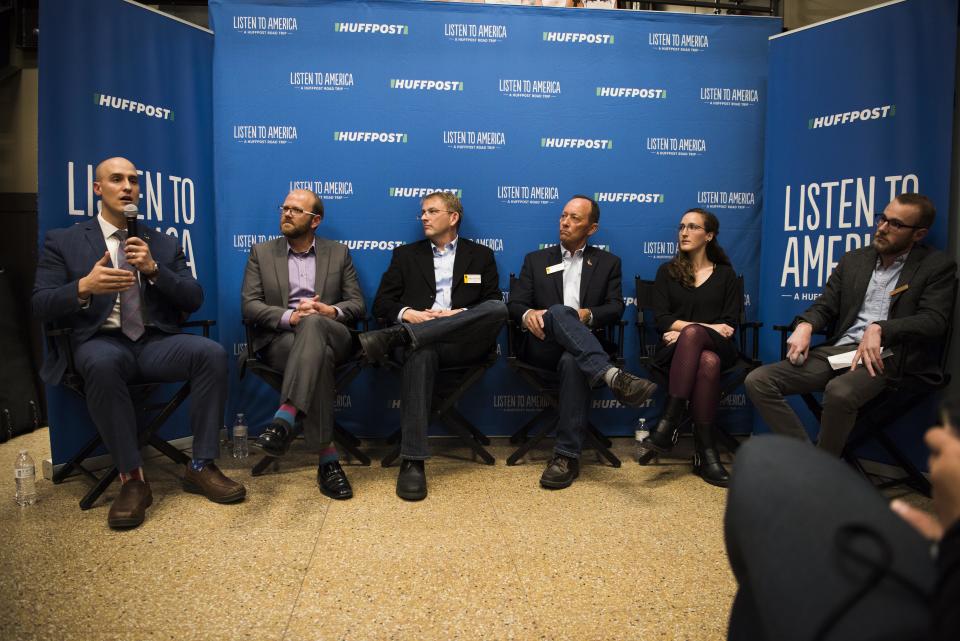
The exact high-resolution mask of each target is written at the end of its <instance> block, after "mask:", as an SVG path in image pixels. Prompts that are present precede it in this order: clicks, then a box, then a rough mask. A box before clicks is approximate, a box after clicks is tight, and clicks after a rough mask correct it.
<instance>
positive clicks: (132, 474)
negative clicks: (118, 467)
mask: <svg viewBox="0 0 960 641" xmlns="http://www.w3.org/2000/svg"><path fill="white" fill-rule="evenodd" d="M134 479H136V480H137V481H144V480H146V479H144V478H143V468H142V467H138V468H137V469H135V470H130V471H129V472H120V484H121V485H122V484H124V483H126V482H127V481H132V480H134Z"/></svg>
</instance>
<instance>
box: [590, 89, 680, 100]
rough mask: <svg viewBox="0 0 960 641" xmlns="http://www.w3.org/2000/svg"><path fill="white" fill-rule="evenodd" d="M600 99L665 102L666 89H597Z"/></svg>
mask: <svg viewBox="0 0 960 641" xmlns="http://www.w3.org/2000/svg"><path fill="white" fill-rule="evenodd" d="M597 97H599V98H654V99H659V100H665V99H666V98H667V90H666V89H647V88H645V87H597Z"/></svg>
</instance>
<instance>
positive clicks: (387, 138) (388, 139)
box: [333, 131, 407, 143]
mask: <svg viewBox="0 0 960 641" xmlns="http://www.w3.org/2000/svg"><path fill="white" fill-rule="evenodd" d="M333 139H334V140H336V141H337V142H385V143H406V142H407V134H405V133H402V132H399V131H390V132H387V131H335V132H333Z"/></svg>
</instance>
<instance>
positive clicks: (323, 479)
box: [317, 461, 353, 501]
mask: <svg viewBox="0 0 960 641" xmlns="http://www.w3.org/2000/svg"><path fill="white" fill-rule="evenodd" d="M317 483H318V484H319V485H320V491H321V492H323V494H324V495H325V496H329V497H330V498H332V499H335V500H337V501H346V500H347V499H349V498H353V488H351V487H350V481H348V480H347V473H346V472H344V471H343V468H342V467H340V463H339V461H330V462H329V463H323V464H321V465H320V467H319V468H317Z"/></svg>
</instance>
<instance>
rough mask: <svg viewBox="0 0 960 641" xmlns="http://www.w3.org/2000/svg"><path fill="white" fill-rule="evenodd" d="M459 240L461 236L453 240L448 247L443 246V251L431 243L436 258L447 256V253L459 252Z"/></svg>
mask: <svg viewBox="0 0 960 641" xmlns="http://www.w3.org/2000/svg"><path fill="white" fill-rule="evenodd" d="M458 240H460V236H457V237H456V238H454V239H453V240H451V241H450V242H449V243H447V244H446V245H444V246H443V249H440V248H438V247H437V246H436V245H434V244H433V243H430V247H431V248H432V249H433V255H434V256H444V255H446V254H447V252H451V251H457V241H458Z"/></svg>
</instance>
